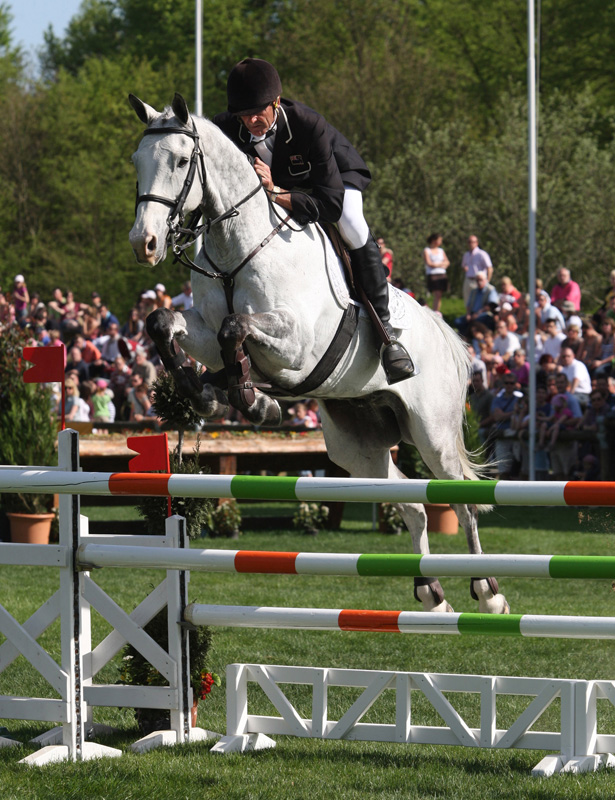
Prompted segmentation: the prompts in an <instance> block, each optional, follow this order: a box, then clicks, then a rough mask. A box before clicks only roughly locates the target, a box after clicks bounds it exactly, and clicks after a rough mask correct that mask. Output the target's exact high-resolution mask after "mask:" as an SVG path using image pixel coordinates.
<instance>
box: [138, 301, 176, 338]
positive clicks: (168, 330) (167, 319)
mask: <svg viewBox="0 0 615 800" xmlns="http://www.w3.org/2000/svg"><path fill="white" fill-rule="evenodd" d="M174 320H175V312H174V311H171V310H170V309H168V308H157V309H156V310H155V311H152V313H151V314H148V315H147V318H146V320H145V327H146V329H147V332H148V334H149V335H150V337H151V338H152V339H153V341H154V342H158V341H159V340H163V341H164V340H166V341H169V340H170V339H172V338H173V323H174Z"/></svg>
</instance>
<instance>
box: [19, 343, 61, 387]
mask: <svg viewBox="0 0 615 800" xmlns="http://www.w3.org/2000/svg"><path fill="white" fill-rule="evenodd" d="M23 357H24V359H25V360H26V361H31V362H32V364H34V366H33V367H30V368H29V369H27V370H26V371H25V372H24V374H23V379H24V382H25V383H55V382H60V383H64V370H65V369H66V347H65V346H64V345H62V346H61V347H24V349H23Z"/></svg>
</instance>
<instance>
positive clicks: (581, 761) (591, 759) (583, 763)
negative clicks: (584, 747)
mask: <svg viewBox="0 0 615 800" xmlns="http://www.w3.org/2000/svg"><path fill="white" fill-rule="evenodd" d="M605 767H609V768H610V769H612V768H613V767H615V758H613V756H612V755H611V754H610V753H602V754H601V755H591V756H575V757H574V758H571V759H570V760H569V761H567V762H566V764H565V765H564V767H563V769H562V770H561V771H562V772H570V773H572V774H573V775H576V774H577V773H579V772H597V771H598V770H599V769H604V768H605Z"/></svg>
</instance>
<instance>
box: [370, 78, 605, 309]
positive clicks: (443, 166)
mask: <svg viewBox="0 0 615 800" xmlns="http://www.w3.org/2000/svg"><path fill="white" fill-rule="evenodd" d="M494 118H495V119H496V121H497V129H498V130H499V131H501V132H500V133H497V134H494V135H493V136H492V137H491V138H490V139H489V140H487V141H485V140H483V141H480V140H477V139H476V138H475V135H474V130H473V128H472V126H471V124H470V123H468V122H464V121H457V122H455V123H451V124H449V125H445V126H442V127H440V128H438V129H437V130H433V129H432V128H430V127H429V126H428V125H427V124H425V125H424V126H423V128H422V130H421V132H420V135H419V136H418V138H417V139H416V140H415V141H413V142H410V143H408V145H407V146H406V148H405V149H404V151H403V152H402V153H400V155H398V156H396V157H394V158H392V159H390V160H389V161H388V162H387V163H386V164H384V165H382V167H380V168H379V169H376V170H375V172H376V179H375V180H374V182H373V184H372V186H371V187H370V190H369V192H368V194H367V195H366V213H367V218H368V221H369V222H370V223H371V224H372V226H373V227H374V229H375V230H377V231H379V232H386V239H387V243H388V244H390V246H391V247H392V248H393V250H394V251H395V257H396V271H397V272H398V273H399V274H400V275H401V276H402V277H403V278H404V280H405V282H406V283H407V284H408V285H409V286H411V287H414V288H415V289H416V290H417V293H418V294H419V295H420V294H422V293H423V289H422V287H423V281H424V278H423V265H422V260H421V252H422V249H423V247H424V246H425V239H426V237H427V236H428V234H429V233H431V232H432V231H434V230H437V231H440V232H442V233H443V235H444V238H445V248H446V252H447V255H448V256H449V259H450V261H451V267H450V268H449V273H450V278H451V280H452V283H453V289H454V290H455V291H457V292H459V290H460V287H461V270H460V267H459V265H460V263H461V257H462V255H463V252H464V251H465V249H466V247H465V240H466V237H467V234H468V233H470V232H473V233H476V234H478V236H479V237H480V239H481V244H482V246H484V247H485V249H487V250H488V251H489V253H490V254H491V258H492V260H493V263H494V266H495V269H496V273H495V275H496V280H497V276H501V275H504V274H509V275H510V276H511V277H512V279H513V281H514V282H515V283H516V284H517V285H518V287H519V288H520V289H525V290H527V288H528V287H527V265H528V244H527V242H528V228H527V112H526V108H525V103H524V101H523V100H519V99H515V98H514V97H508V98H504V99H503V100H502V102H501V104H500V105H499V107H498V108H497V109H495V110H494ZM594 124H595V112H594V110H593V107H592V95H591V94H590V93H589V92H585V93H583V94H582V95H580V96H579V97H578V98H576V99H575V101H574V102H571V101H570V99H569V98H567V97H565V96H564V95H558V96H555V97H554V98H553V99H552V101H551V102H550V103H545V104H544V105H543V108H542V112H541V133H540V137H539V164H538V168H539V173H538V174H539V183H538V189H539V196H538V230H537V238H538V254H537V256H538V259H537V273H538V275H539V277H542V278H543V279H544V280H545V282H546V283H547V284H548V285H550V284H551V283H552V282H553V281H554V278H555V273H556V271H557V269H558V267H560V266H566V267H569V268H570V269H571V270H572V273H573V277H575V278H577V279H580V282H581V285H582V288H583V292H584V297H585V302H586V304H587V305H589V306H590V307H591V306H592V305H593V304H594V303H597V301H598V299H599V297H600V295H601V291H602V290H603V288H604V287H603V284H604V283H605V278H606V275H607V273H608V271H609V270H610V269H611V262H612V257H611V253H612V251H613V247H615V232H614V231H613V227H612V224H611V221H612V208H613V204H614V203H615V147H614V145H613V144H610V145H609V146H604V147H599V146H598V144H597V142H596V137H595V135H594ZM597 264H598V265H600V267H599V268H598V269H596V265H597Z"/></svg>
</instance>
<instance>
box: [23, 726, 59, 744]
mask: <svg viewBox="0 0 615 800" xmlns="http://www.w3.org/2000/svg"><path fill="white" fill-rule="evenodd" d="M62 740H63V736H62V726H61V725H60V726H59V727H58V728H52V729H51V730H50V731H45V733H41V734H40V735H39V736H35V737H34V739H30V744H37V745H38V746H39V747H51V746H52V745H55V744H62Z"/></svg>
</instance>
